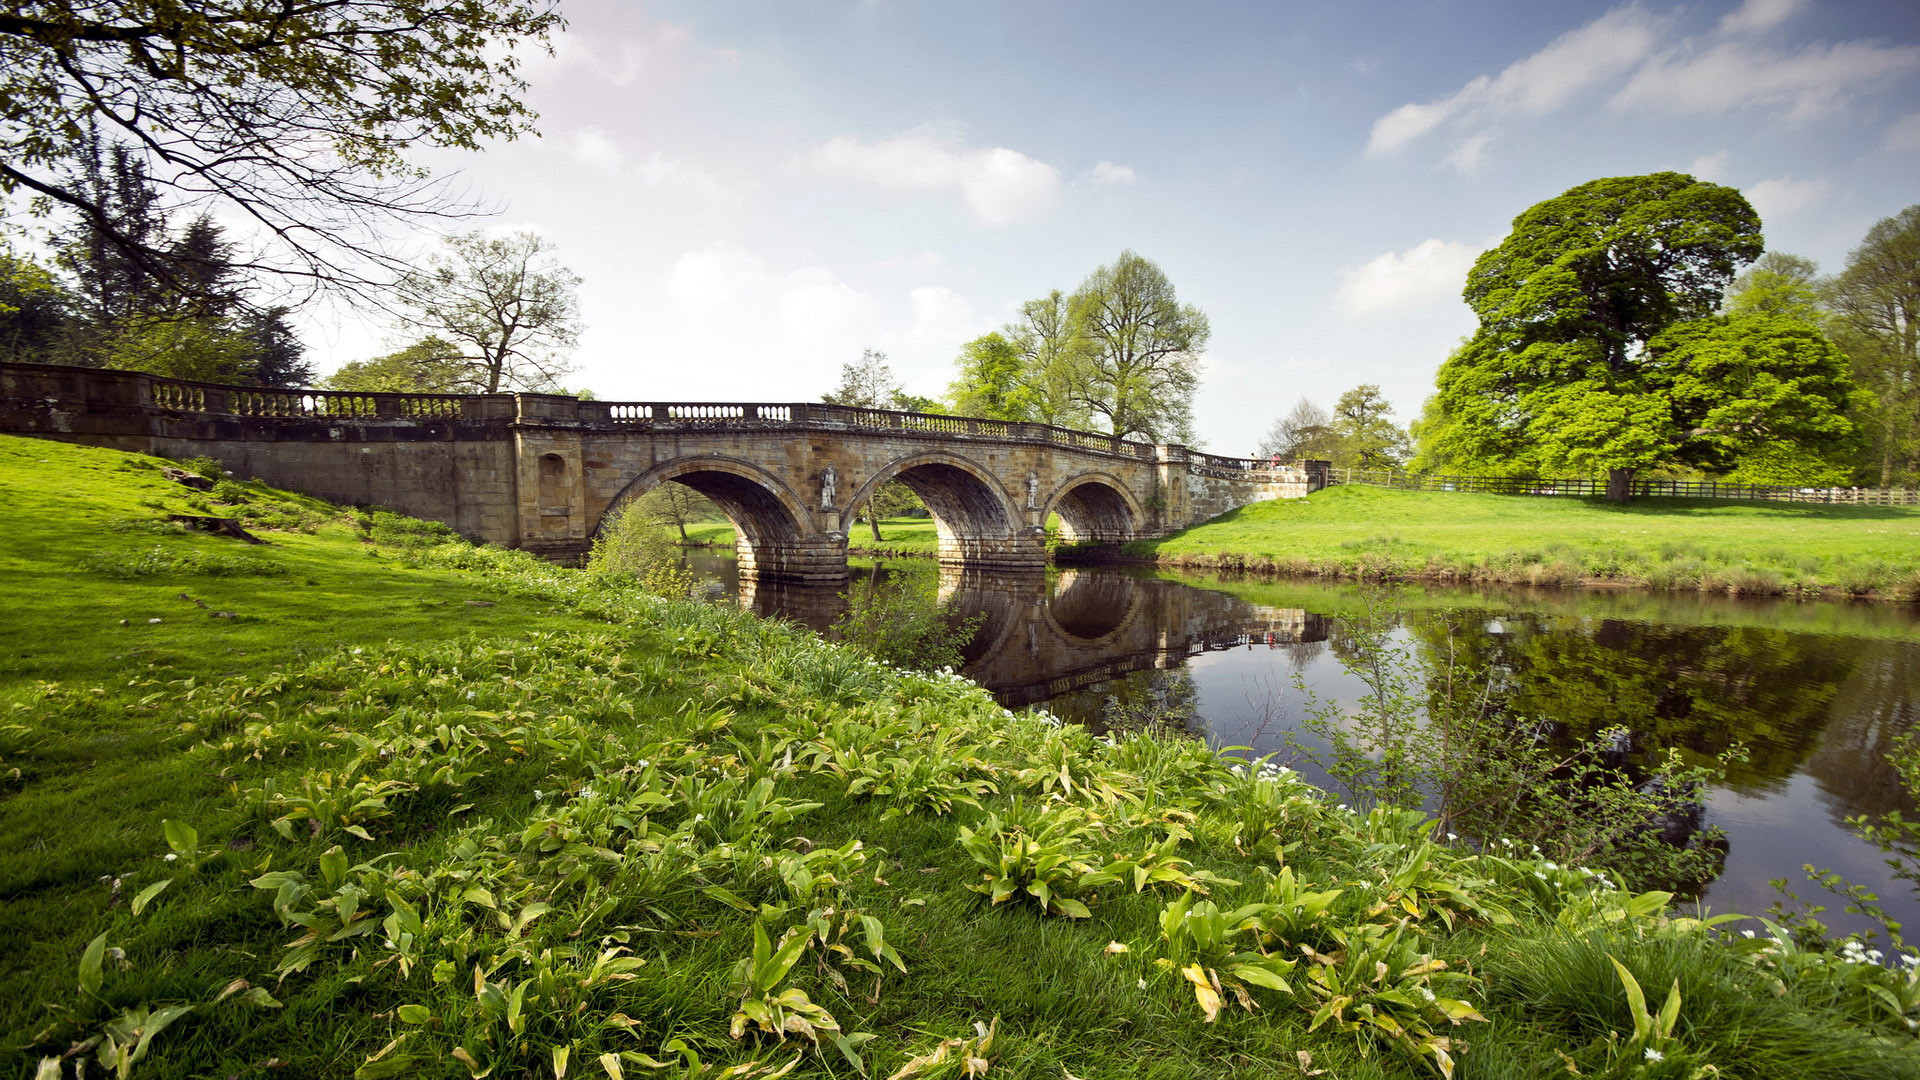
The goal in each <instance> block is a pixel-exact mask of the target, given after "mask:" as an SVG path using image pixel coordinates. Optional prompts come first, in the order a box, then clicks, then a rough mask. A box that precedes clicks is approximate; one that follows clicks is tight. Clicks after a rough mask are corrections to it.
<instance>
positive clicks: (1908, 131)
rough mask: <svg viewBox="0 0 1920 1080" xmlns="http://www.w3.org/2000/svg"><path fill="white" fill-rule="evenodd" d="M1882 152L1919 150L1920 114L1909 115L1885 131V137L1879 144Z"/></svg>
mask: <svg viewBox="0 0 1920 1080" xmlns="http://www.w3.org/2000/svg"><path fill="white" fill-rule="evenodd" d="M1880 148H1881V149H1882V150H1887V151H1891V152H1893V153H1900V152H1902V151H1906V150H1920V112H1917V113H1910V114H1908V115H1906V116H1904V117H1901V118H1900V119H1899V120H1896V121H1894V123H1893V126H1892V127H1889V128H1888V129H1887V137H1886V139H1885V141H1883V142H1882V143H1881V144H1880Z"/></svg>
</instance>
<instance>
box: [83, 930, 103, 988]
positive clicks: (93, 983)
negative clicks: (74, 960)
mask: <svg viewBox="0 0 1920 1080" xmlns="http://www.w3.org/2000/svg"><path fill="white" fill-rule="evenodd" d="M106 958H107V935H106V932H105V931H102V932H101V934H100V936H99V937H97V938H94V939H93V940H92V941H90V942H88V943H87V951H86V952H83V953H81V954H80V992H81V993H82V994H84V995H87V996H89V997H91V996H95V995H98V994H99V993H100V984H101V983H102V982H103V981H104V979H105V977H104V976H103V975H102V973H101V970H100V965H101V963H102V962H103V961H105V960H106Z"/></svg>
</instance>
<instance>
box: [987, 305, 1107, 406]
mask: <svg viewBox="0 0 1920 1080" xmlns="http://www.w3.org/2000/svg"><path fill="white" fill-rule="evenodd" d="M1002 333H1004V334H1006V336H1007V340H1008V341H1010V342H1012V343H1013V347H1014V348H1015V349H1017V350H1018V351H1019V353H1020V361H1021V363H1020V376H1019V379H1018V380H1017V385H1016V387H1015V388H1014V390H1013V391H1012V393H1011V400H1012V402H1013V403H1014V404H1015V405H1016V406H1017V407H1018V409H1019V410H1021V411H1022V412H1023V413H1024V414H1025V415H1024V416H1022V417H1021V419H1024V420H1030V421H1033V422H1035V423H1041V424H1052V425H1054V426H1056V427H1066V428H1084V427H1090V426H1092V419H1091V418H1090V416H1089V415H1088V412H1087V407H1086V406H1085V405H1084V404H1082V403H1081V402H1079V401H1078V400H1076V399H1075V397H1074V386H1075V384H1076V382H1077V381H1078V380H1077V376H1078V375H1079V373H1080V370H1081V368H1082V367H1083V366H1084V365H1085V363H1086V360H1087V354H1088V352H1089V350H1090V349H1091V343H1090V342H1088V340H1087V337H1086V335H1085V334H1084V333H1082V332H1081V328H1080V325H1079V324H1078V323H1077V322H1075V321H1074V318H1073V312H1072V310H1071V306H1070V305H1069V303H1068V301H1067V298H1066V296H1065V295H1064V294H1062V293H1061V292H1060V290H1059V289H1054V290H1052V291H1050V292H1048V293H1047V295H1045V296H1042V297H1040V298H1039V299H1036V300H1029V301H1027V302H1026V303H1024V304H1022V305H1020V317H1019V318H1018V319H1016V320H1014V321H1013V322H1011V323H1008V324H1007V326H1006V328H1005V329H1004V330H1003V331H1002Z"/></svg>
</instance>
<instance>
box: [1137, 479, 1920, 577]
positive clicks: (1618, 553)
mask: <svg viewBox="0 0 1920 1080" xmlns="http://www.w3.org/2000/svg"><path fill="white" fill-rule="evenodd" d="M1125 552H1126V554H1128V555H1129V556H1132V557H1136V558H1148V559H1152V560H1154V561H1156V562H1158V563H1160V564H1162V565H1168V566H1180V567H1190V568H1200V569H1227V570H1253V571H1265V572H1280V573H1289V574H1301V575H1314V576H1326V577H1338V578H1403V579H1418V580H1429V581H1441V582H1463V583H1487V582H1499V583H1510V584H1529V585H1575V584H1596V583H1598V584H1619V585H1640V586H1650V587H1653V588H1658V589H1671V590H1695V591H1702V592H1727V593H1736V594H1754V595H1770V594H1806V595H1836V594H1837V595H1853V596H1861V597H1873V598H1880V599H1899V600H1913V599H1920V508H1904V507H1903V508H1886V507H1865V506H1822V505H1813V504H1795V503H1749V502H1732V501H1723V500H1703V499H1655V498H1647V499H1639V500H1636V501H1635V502H1634V503H1632V504H1631V505H1628V506H1616V505H1613V504H1611V503H1607V502H1605V501H1604V500H1599V499H1570V498H1569V499H1562V498H1525V497H1518V496H1502V495H1474V494H1463V493H1462V494H1455V493H1439V492H1410V491H1393V490H1389V489H1385V488H1375V487H1368V486H1365V485H1359V484H1355V485H1345V486H1341V487H1335V488H1329V489H1327V490H1324V491H1320V492H1317V493H1315V494H1313V495H1311V496H1309V497H1307V498H1305V499H1282V500H1274V501H1270V502H1262V503H1255V504H1253V505H1250V506H1246V507H1242V508H1240V509H1238V510H1235V511H1233V512H1231V513H1228V514H1223V515H1221V516H1220V517H1218V518H1215V519H1213V520H1212V521H1208V522H1205V523H1203V524H1201V525H1197V526H1194V527H1193V528H1190V529H1186V530H1183V531H1182V532H1179V533H1177V534H1175V535H1173V536H1170V537H1167V538H1165V539H1162V540H1151V541H1140V542H1137V543H1133V544H1129V545H1126V548H1125Z"/></svg>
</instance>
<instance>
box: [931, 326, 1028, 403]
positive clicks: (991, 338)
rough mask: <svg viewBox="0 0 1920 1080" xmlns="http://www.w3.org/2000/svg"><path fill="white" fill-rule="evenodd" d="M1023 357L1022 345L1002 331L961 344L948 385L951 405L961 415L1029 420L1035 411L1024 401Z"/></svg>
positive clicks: (948, 400)
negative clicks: (1029, 416)
mask: <svg viewBox="0 0 1920 1080" xmlns="http://www.w3.org/2000/svg"><path fill="white" fill-rule="evenodd" d="M1023 360H1024V357H1023V356H1022V355H1021V351H1020V348H1019V346H1017V345H1015V344H1014V343H1013V342H1012V341H1010V340H1008V339H1007V336H1006V334H1005V333H1003V332H1000V331H994V332H992V333H987V334H982V335H980V336H979V337H977V338H974V339H973V340H972V341H969V342H967V343H966V344H965V345H962V346H961V347H960V355H959V356H958V357H956V358H955V359H954V365H955V366H956V367H957V368H958V369H959V370H958V371H957V372H956V373H955V375H954V380H953V383H952V384H951V385H950V386H948V387H947V403H948V406H949V407H950V408H952V410H953V411H954V412H955V413H956V414H958V415H960V416H983V417H988V418H990V419H994V420H1025V419H1027V417H1028V415H1029V414H1030V413H1031V411H1032V410H1031V409H1030V408H1029V407H1028V404H1027V402H1026V401H1025V400H1024V395H1025V387H1024V386H1023V385H1022V380H1021V374H1022V368H1023Z"/></svg>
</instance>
